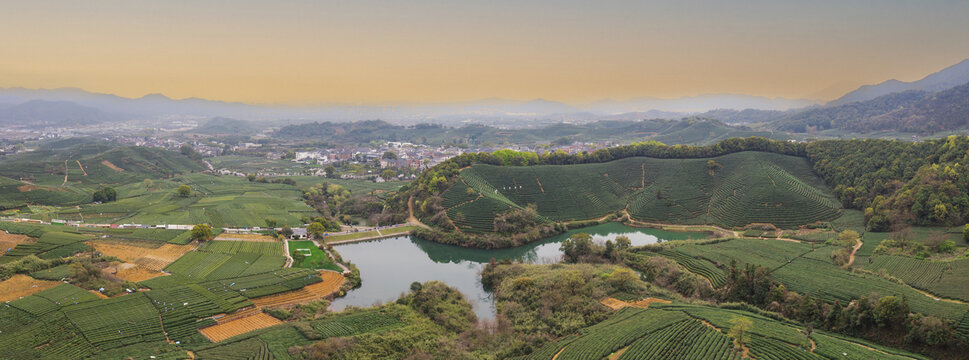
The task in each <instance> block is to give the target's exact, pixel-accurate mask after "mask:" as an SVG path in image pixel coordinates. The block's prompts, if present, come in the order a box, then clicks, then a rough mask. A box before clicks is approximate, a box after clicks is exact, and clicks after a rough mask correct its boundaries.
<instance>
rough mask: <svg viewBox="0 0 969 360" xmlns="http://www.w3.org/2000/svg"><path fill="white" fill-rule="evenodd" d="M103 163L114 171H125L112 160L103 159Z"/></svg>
mask: <svg viewBox="0 0 969 360" xmlns="http://www.w3.org/2000/svg"><path fill="white" fill-rule="evenodd" d="M101 165H104V166H107V167H109V168H111V169H112V170H114V171H124V169H122V168H119V167H117V166H115V165H114V164H112V163H111V162H110V161H107V160H101Z"/></svg>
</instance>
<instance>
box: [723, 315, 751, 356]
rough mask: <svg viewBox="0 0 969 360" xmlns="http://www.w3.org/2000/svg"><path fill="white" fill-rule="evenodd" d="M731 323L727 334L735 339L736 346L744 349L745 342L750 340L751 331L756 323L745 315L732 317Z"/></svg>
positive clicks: (734, 344) (738, 348)
mask: <svg viewBox="0 0 969 360" xmlns="http://www.w3.org/2000/svg"><path fill="white" fill-rule="evenodd" d="M730 325H731V327H730V331H728V332H727V336H730V338H731V339H733V346H734V348H736V349H737V350H740V349H743V347H744V344H746V343H747V342H749V341H750V331H751V330H753V329H754V323H753V322H751V321H750V319H748V318H745V317H743V316H734V317H733V318H731V319H730Z"/></svg>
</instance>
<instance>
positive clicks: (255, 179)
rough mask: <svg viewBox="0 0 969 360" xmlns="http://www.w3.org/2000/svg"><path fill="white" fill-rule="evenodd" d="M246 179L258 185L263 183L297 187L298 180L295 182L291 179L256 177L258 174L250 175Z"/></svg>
mask: <svg viewBox="0 0 969 360" xmlns="http://www.w3.org/2000/svg"><path fill="white" fill-rule="evenodd" d="M246 179H248V180H249V182H257V183H263V184H270V183H271V184H286V185H291V186H296V180H293V179H290V178H273V179H267V178H266V177H265V176H256V174H249V175H246Z"/></svg>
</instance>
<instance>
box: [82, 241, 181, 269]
mask: <svg viewBox="0 0 969 360" xmlns="http://www.w3.org/2000/svg"><path fill="white" fill-rule="evenodd" d="M90 244H91V246H93V247H94V248H95V249H96V250H97V251H100V252H101V253H102V254H104V255H108V256H115V257H117V258H119V259H121V260H123V261H124V262H128V263H133V264H138V265H141V267H143V268H145V269H147V270H154V271H159V270H161V269H164V268H165V267H166V266H168V264H171V263H172V262H173V261H175V260H177V259H178V258H180V257H182V255H185V253H187V252H189V251H192V249H193V247H192V246H191V245H175V244H165V245H162V246H160V247H158V248H156V249H151V248H145V247H140V246H130V245H118V244H107V243H103V242H98V241H92V242H90Z"/></svg>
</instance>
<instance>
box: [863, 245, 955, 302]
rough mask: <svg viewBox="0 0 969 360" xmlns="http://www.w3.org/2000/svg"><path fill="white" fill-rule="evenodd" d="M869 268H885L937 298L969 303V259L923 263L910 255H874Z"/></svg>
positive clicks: (926, 261)
mask: <svg viewBox="0 0 969 360" xmlns="http://www.w3.org/2000/svg"><path fill="white" fill-rule="evenodd" d="M864 267H865V269H867V270H871V271H879V270H882V269H884V270H885V271H887V272H888V274H889V275H891V276H894V277H896V278H899V279H901V280H902V281H904V282H905V283H906V284H909V285H912V287H914V288H917V289H922V290H925V291H928V292H930V293H933V294H935V295H938V296H941V297H945V298H950V299H957V300H962V301H969V287H967V286H966V284H969V259H965V258H963V259H958V260H953V261H930V260H919V259H916V258H912V257H907V256H895V255H874V256H872V257H871V263H870V264H868V263H867V262H866V264H864Z"/></svg>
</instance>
